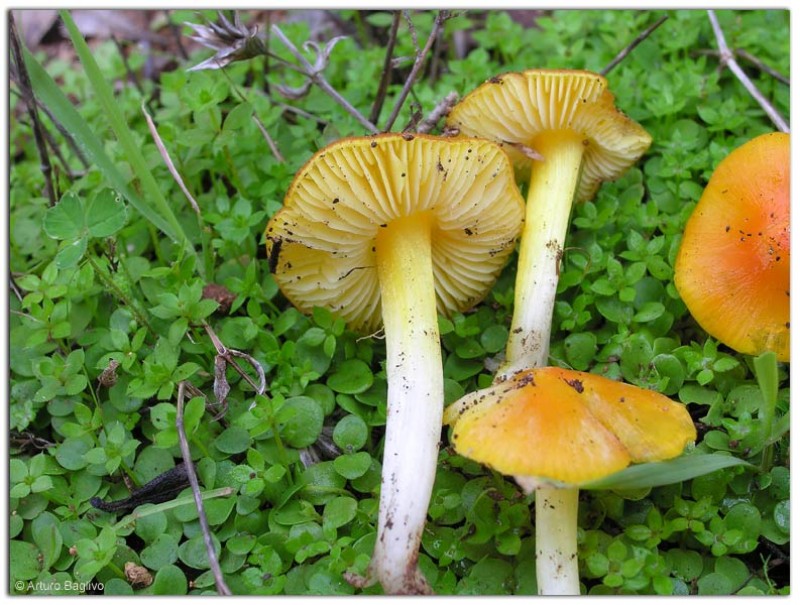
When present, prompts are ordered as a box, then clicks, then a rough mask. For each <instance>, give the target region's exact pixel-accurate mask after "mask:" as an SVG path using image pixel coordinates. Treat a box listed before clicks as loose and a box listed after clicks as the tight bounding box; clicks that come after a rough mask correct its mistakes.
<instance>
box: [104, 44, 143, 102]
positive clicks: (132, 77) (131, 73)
mask: <svg viewBox="0 0 800 605" xmlns="http://www.w3.org/2000/svg"><path fill="white" fill-rule="evenodd" d="M111 40H113V42H114V45H115V46H116V47H117V52H118V53H119V56H120V57H121V58H122V64H123V65H124V66H125V73H126V74H128V80H130V82H131V83H132V84H133V85H134V86H135V87H136V90H138V91H139V94H140V95H141V96H142V97H144V89H143V88H142V85H141V83H140V82H139V78H138V77H137V76H136V73H135V72H134V71H133V70H132V69H131V64H130V63H128V55H127V54H125V49H124V48H122V43H121V42H120V41H119V40H118V39H117V37H116V36H115V35H114V34H111Z"/></svg>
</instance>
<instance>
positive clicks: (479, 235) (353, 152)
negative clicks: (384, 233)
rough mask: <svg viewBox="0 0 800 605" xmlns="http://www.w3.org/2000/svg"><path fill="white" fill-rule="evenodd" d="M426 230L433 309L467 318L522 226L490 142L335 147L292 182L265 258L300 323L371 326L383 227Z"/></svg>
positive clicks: (392, 140) (503, 166)
mask: <svg viewBox="0 0 800 605" xmlns="http://www.w3.org/2000/svg"><path fill="white" fill-rule="evenodd" d="M412 216H419V217H420V218H421V220H425V221H431V229H432V231H431V246H432V252H431V254H432V261H433V272H434V282H435V288H436V297H437V307H438V310H439V312H441V313H444V314H447V313H450V312H452V311H456V310H463V309H466V308H468V307H470V306H472V305H473V304H475V303H477V302H478V301H479V300H481V299H482V298H483V297H484V296H485V295H486V293H487V292H488V291H489V289H490V288H491V286H492V284H493V283H494V281H495V279H496V277H497V275H498V273H499V272H500V271H501V269H502V268H503V265H504V264H505V261H506V259H507V257H508V255H509V254H510V253H511V252H512V250H513V247H514V241H515V240H516V238H517V236H518V235H519V232H520V230H521V228H522V224H523V221H524V201H523V200H522V197H521V195H520V193H519V190H518V189H517V186H516V183H515V182H514V174H513V169H512V166H511V164H510V162H509V160H508V157H507V156H506V154H505V153H504V152H503V150H502V149H500V147H499V146H498V145H496V144H494V143H491V142H489V141H479V140H472V139H460V140H455V139H448V138H443V137H435V136H429V135H411V134H385V135H378V136H374V137H360V138H349V139H343V140H340V141H337V142H335V143H333V144H331V145H329V146H327V147H325V148H324V149H322V150H320V151H319V152H318V153H316V154H315V155H314V156H313V157H312V158H311V159H310V160H309V161H308V162H307V163H306V164H305V166H303V168H301V169H300V171H299V172H298V173H297V175H296V176H295V178H294V181H293V182H292V184H291V186H290V188H289V191H288V192H287V194H286V197H285V199H284V207H283V209H281V210H280V211H279V212H278V213H277V214H275V216H274V217H273V218H272V219H271V220H270V222H269V224H268V225H267V230H266V234H265V235H266V238H267V256H268V258H269V259H270V265H271V269H272V272H273V273H274V277H275V280H276V282H277V283H278V285H279V286H280V288H281V290H282V291H283V293H284V294H285V295H286V297H287V298H288V299H289V300H290V301H291V302H292V303H293V304H294V305H295V306H296V307H297V308H298V309H300V310H301V311H304V312H309V311H311V310H312V309H313V307H315V306H319V307H325V308H328V309H331V310H333V311H335V312H337V313H338V314H339V315H340V316H341V317H343V318H344V319H345V321H346V322H347V323H348V324H349V325H350V326H351V327H352V328H354V329H357V330H374V329H376V328H377V327H379V325H380V322H381V305H380V286H379V282H378V273H377V267H376V259H375V241H376V237H377V236H378V233H379V231H380V230H381V229H383V228H386V227H387V225H389V224H390V223H391V222H392V221H393V220H395V219H399V218H404V217H412Z"/></svg>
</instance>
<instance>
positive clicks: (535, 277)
mask: <svg viewBox="0 0 800 605" xmlns="http://www.w3.org/2000/svg"><path fill="white" fill-rule="evenodd" d="M535 147H536V151H537V152H539V153H540V154H541V155H542V156H543V157H544V161H543V162H533V168H532V170H531V180H530V187H529V188H528V203H527V205H526V209H525V213H526V214H525V227H524V229H523V231H522V237H521V239H520V249H519V261H518V264H517V282H516V285H515V288H514V316H513V318H512V320H511V333H510V334H509V338H508V345H507V347H506V364H505V366H504V367H502V368H501V371H500V372H498V375H497V378H496V379H495V382H499V381H502V380H506V379H508V378H509V377H510V376H512V375H513V374H514V373H516V372H518V371H520V370H525V369H528V368H537V367H543V366H546V365H547V358H548V354H549V347H550V325H551V323H552V321H553V305H554V304H555V299H556V288H557V287H558V274H559V265H560V263H561V256H562V254H563V252H564V240H565V239H566V234H567V228H568V227H569V217H570V212H571V210H572V200H573V198H574V197H575V192H576V190H577V187H578V178H579V176H580V169H581V161H582V160H583V152H584V149H585V148H584V145H583V142H582V140H581V138H580V136H578V135H577V134H576V133H573V132H568V131H563V132H548V133H545V134H544V135H541V136H540V137H539V138H538V139H537V141H536V143H535Z"/></svg>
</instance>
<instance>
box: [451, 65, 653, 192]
mask: <svg viewBox="0 0 800 605" xmlns="http://www.w3.org/2000/svg"><path fill="white" fill-rule="evenodd" d="M607 86H608V83H607V81H606V79H605V78H604V77H603V76H600V75H598V74H596V73H593V72H589V71H580V70H546V69H532V70H528V71H524V72H512V73H507V74H503V75H501V76H496V77H494V78H491V79H490V80H487V81H486V82H485V83H483V84H482V85H481V86H479V87H478V88H476V89H475V90H473V91H472V92H471V93H469V94H468V95H467V96H466V97H464V99H463V100H462V101H461V102H460V103H458V104H457V105H456V106H455V107H453V109H452V110H451V112H450V115H449V116H448V118H447V126H448V127H449V128H453V129H457V130H458V131H459V133H460V134H462V135H466V136H471V137H482V138H485V139H489V140H491V141H497V142H499V143H503V144H504V145H505V149H506V151H507V152H508V153H509V155H510V156H511V157H512V159H513V160H514V163H515V164H517V165H523V166H527V167H530V162H531V159H530V158H529V156H527V155H526V154H525V153H523V152H521V151H520V150H519V149H518V148H517V147H518V146H520V145H521V146H523V147H527V148H530V149H532V150H534V151H536V148H537V140H538V139H539V137H542V136H549V135H551V134H552V133H554V132H558V131H572V132H574V133H576V134H577V136H580V137H582V139H583V143H584V145H585V146H586V151H585V153H584V162H583V172H582V175H581V180H580V183H579V186H578V191H577V196H576V199H577V200H578V201H583V200H588V199H591V198H592V196H593V195H594V193H595V191H597V188H598V187H599V186H600V183H601V182H603V181H610V180H614V179H616V178H618V177H619V176H621V175H622V173H623V172H625V170H627V169H628V167H629V166H630V165H631V164H633V163H634V162H636V161H637V160H638V159H639V158H640V157H641V156H642V155H643V154H644V152H645V151H647V148H648V147H649V146H650V142H651V140H652V139H651V137H650V135H649V134H648V133H647V131H645V130H644V129H643V128H642V127H641V126H640V125H639V124H638V123H636V122H634V121H633V120H631V119H630V118H628V117H627V116H626V115H624V114H622V113H621V112H620V111H618V110H617V109H616V108H615V107H614V95H612V94H611V92H609V90H608V88H607ZM544 161H547V158H544Z"/></svg>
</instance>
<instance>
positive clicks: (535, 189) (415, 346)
mask: <svg viewBox="0 0 800 605" xmlns="http://www.w3.org/2000/svg"><path fill="white" fill-rule="evenodd" d="M445 132H447V133H448V136H431V135H421V134H399V133H387V134H381V135H376V136H370V137H354V138H347V139H343V140H339V141H337V142H335V143H333V144H331V145H329V146H327V147H325V148H324V149H321V150H320V151H319V152H317V153H316V154H315V155H314V156H313V157H312V158H311V159H310V160H309V161H308V162H307V163H306V164H305V166H303V167H302V168H301V169H300V171H299V172H298V173H297V175H296V176H295V178H294V181H293V182H292V184H291V186H290V188H289V191H288V192H287V194H286V197H285V200H284V205H283V208H282V210H280V211H279V212H278V213H277V214H276V215H275V216H274V217H273V218H272V219H271V220H270V222H269V224H268V226H267V230H266V234H265V235H266V241H267V255H268V258H269V259H270V267H271V269H272V272H273V274H274V278H275V280H276V282H277V283H278V285H279V286H280V288H281V290H282V292H283V293H284V295H285V296H286V297H287V298H288V299H289V301H291V302H292V304H294V305H295V306H296V307H297V308H298V309H300V310H301V311H303V312H311V311H312V310H313V308H314V307H317V306H319V307H325V308H328V309H331V310H332V311H334V312H336V313H337V314H338V315H339V316H341V317H342V318H344V319H345V320H346V321H347V323H348V325H349V326H350V327H351V328H352V329H354V330H358V331H362V332H365V333H371V332H374V331H375V330H378V329H379V328H380V327H381V326H383V330H384V333H385V340H386V365H385V372H386V376H387V381H388V400H387V412H386V416H387V419H386V434H385V439H384V444H383V466H382V480H381V491H380V507H379V520H378V524H379V526H378V534H377V539H376V544H375V550H374V554H373V558H372V561H371V564H370V567H369V570H368V573H367V576H366V577H355V576H352V575H351V576H348V580H349V581H351V582H352V583H354V584H357V585H359V586H368V585H370V584H372V583H374V582H376V581H377V582H380V584H381V585H382V587H383V589H384V591H385V592H386V593H387V594H429V593H431V589H430V587H429V585H428V583H427V581H426V580H425V578H424V577H423V575H422V574H421V572H420V570H419V568H418V566H417V558H418V552H419V546H420V540H421V536H422V531H423V528H424V525H425V520H426V517H427V509H428V504H429V500H430V496H431V491H432V488H433V482H434V477H435V474H436V463H437V455H438V449H439V441H440V439H441V435H442V422H443V420H444V421H445V423H446V424H451V425H453V428H452V437H451V443H452V445H453V447H454V448H455V450H456V451H457V452H458V453H459V454H461V455H463V456H466V457H469V458H472V459H474V460H477V461H479V462H481V463H483V464H486V465H487V466H490V467H492V468H494V469H495V470H497V471H499V472H502V473H504V474H508V475H512V476H514V478H515V479H516V481H517V482H518V483H519V484H520V486H521V487H522V488H523V489H524V490H525V491H526V492H528V493H530V492H532V491H534V490H536V544H537V580H538V585H539V591H540V594H579V581H578V558H577V537H576V535H577V503H578V498H577V494H578V488H579V487H580V486H581V485H582V484H586V483H588V482H591V481H594V480H597V479H600V478H602V477H605V476H607V475H609V474H612V473H614V472H617V471H619V470H621V469H623V468H625V467H626V466H628V465H629V464H631V463H636V462H650V461H656V460H663V459H667V458H672V457H675V456H678V455H680V454H681V453H682V452H683V451H684V448H685V447H686V446H687V445H688V444H690V443H693V442H694V440H695V438H696V433H695V428H694V425H693V423H692V420H691V418H690V416H689V414H688V413H687V411H686V409H685V407H684V406H683V405H680V404H677V403H674V402H672V401H670V400H669V399H668V398H666V397H665V396H663V395H661V394H659V393H656V392H653V391H648V390H644V389H640V388H637V387H634V386H630V385H625V384H622V383H619V382H616V381H613V380H609V379H606V378H604V377H601V376H597V375H594V374H588V373H583V372H576V371H571V370H566V369H561V368H553V367H546V365H547V360H548V350H549V340H550V324H551V321H552V313H553V305H554V301H555V294H556V286H557V283H558V273H559V263H560V260H561V256H562V253H563V249H564V240H565V237H566V232H567V228H568V223H569V216H570V211H571V207H572V203H573V200H576V201H582V200H587V199H590V198H591V197H592V196H593V195H594V192H595V191H596V190H597V188H598V187H599V185H600V183H601V182H602V181H605V180H611V179H615V178H617V177H619V176H620V175H621V174H622V173H623V172H624V171H625V170H626V169H627V168H628V167H629V166H630V165H631V164H633V163H634V162H635V161H637V160H638V159H639V158H640V157H641V155H642V154H643V153H644V152H645V151H646V150H647V148H648V147H649V145H650V142H651V138H650V136H649V135H648V134H647V132H645V131H644V130H643V129H642V128H641V126H639V125H638V124H637V123H635V122H634V121H632V120H631V119H629V118H628V117H627V116H625V115H623V114H622V113H620V112H619V111H618V110H617V109H616V108H615V107H614V97H613V95H612V94H611V93H610V92H609V91H608V89H607V82H606V80H605V78H603V77H601V76H599V75H597V74H595V73H591V72H587V71H570V70H531V71H526V72H523V73H509V74H504V75H502V76H498V77H494V78H492V79H490V80H488V81H487V82H486V83H484V84H483V85H481V86H480V87H479V88H477V89H476V90H474V91H473V92H472V93H470V94H469V95H467V96H466V97H465V98H464V99H463V100H462V101H461V102H460V103H459V104H458V105H456V106H455V107H454V108H453V110H452V111H451V112H450V115H449V117H448V119H447V124H446V128H445ZM787 138H788V137H787ZM787 149H788V146H787ZM518 174H522V175H524V176H525V177H526V178H529V183H530V184H529V187H528V199H527V204H526V203H525V201H524V200H523V198H522V196H521V194H520V191H519V188H518V186H517V182H516V176H517V175H518ZM787 179H788V174H787ZM787 191H788V185H787ZM698 209H699V207H698ZM743 212H744V211H743ZM779 212H780V213H783V214H781V216H782V217H784V218H788V193H787V200H786V210H781V211H779ZM784 215H785V216H784ZM765 229H766V228H765ZM748 232H749V231H748ZM697 233H698V237H699V238H700V239H701V240H702V239H704V238H706V237H707V235H706V233H705V232H703V231H702V230H701V229H699V228H698V230H697ZM769 233H770V234H771V235H769V236H765V237H769V238H772V239H770V242H772V243H771V244H770V245H773V244H774V246H775V249H778V248H780V249H781V251H779V252H776V253H775V256H777V255H779V254H780V255H783V258H784V259H785V260H783V261H782V262H783V265H782V267H786V268H787V269H788V236H787V237H786V238H783V239H781V235H780V234H774V237H773V234H772V231H770V232H769ZM761 236H762V234H761V233H759V237H761ZM518 238H519V240H520V242H519V264H518V268H517V282H516V288H515V303H514V314H513V319H512V325H511V330H510V338H509V342H508V346H507V350H506V359H505V363H504V365H503V366H502V367H501V368H500V370H499V371H498V372H497V375H496V378H495V381H494V384H493V385H492V386H491V387H490V388H488V389H484V390H482V391H478V392H476V393H471V394H468V395H466V396H465V397H463V398H462V399H461V400H459V401H458V402H456V403H454V404H452V405H451V406H450V407H449V408H448V409H447V410H446V411H445V410H444V409H443V408H444V386H443V371H442V355H441V344H440V338H439V328H438V314H439V313H441V314H443V315H448V314H451V313H453V312H461V311H465V310H467V309H469V308H470V307H472V306H474V305H476V304H477V303H478V302H480V301H481V300H482V299H483V298H484V297H485V296H486V295H487V294H488V292H489V290H490V289H491V287H492V285H493V283H494V281H495V279H496V278H497V276H498V274H499V273H500V271H501V270H502V269H503V267H504V265H505V263H506V261H507V259H508V257H509V255H510V254H511V253H512V251H513V250H514V248H515V244H516V242H517V239H518ZM773 240H774V241H773ZM782 246H785V247H786V250H785V251H783V248H781V247H782ZM692 255H693V253H692V252H687V260H686V261H685V263H686V264H687V265H689V264H691V263H692V262H693V261H692V260H691V259H690V258H688V257H689V256H692ZM775 260H776V263H777V258H776V259H775ZM786 275H787V283H786V303H787V316H788V273H787V274H786ZM707 279H708V278H707V277H706V276H703V275H701V274H700V273H699V272H698V273H696V274H693V277H691V278H687V280H686V282H685V284H686V288H687V289H688V288H690V287H691V286H689V285H688V284H689V283H690V282H691V281H700V282H704V281H706V280H707ZM703 287H706V288H707V287H708V285H707V283H706V284H704V286H703ZM681 292H682V293H683V292H684V290H683V288H681ZM687 304H688V302H687ZM720 304H722V303H720ZM700 321H701V324H703V320H700ZM703 325H705V324H703ZM712 333H713V332H712ZM751 338H753V339H756V338H757V339H760V340H759V342H761V341H764V342H766V341H769V342H774V341H780V342H783V340H781V339H782V338H783V337H782V336H775V337H774V338H773V337H771V336H767V335H765V334H760V335H757V336H752V337H751ZM786 342H787V343H788V336H787V337H786ZM443 416H444V417H443Z"/></svg>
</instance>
